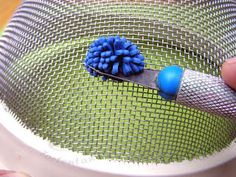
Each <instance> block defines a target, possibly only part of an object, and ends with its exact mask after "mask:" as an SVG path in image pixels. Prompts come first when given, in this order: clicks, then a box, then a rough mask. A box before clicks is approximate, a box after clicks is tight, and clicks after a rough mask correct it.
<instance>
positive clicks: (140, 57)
mask: <svg viewBox="0 0 236 177" xmlns="http://www.w3.org/2000/svg"><path fill="white" fill-rule="evenodd" d="M135 57H136V58H138V59H140V60H141V61H144V56H143V55H141V54H139V55H137V56H135Z"/></svg>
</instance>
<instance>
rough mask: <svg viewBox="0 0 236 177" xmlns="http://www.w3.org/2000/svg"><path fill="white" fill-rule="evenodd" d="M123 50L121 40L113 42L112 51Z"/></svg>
mask: <svg viewBox="0 0 236 177" xmlns="http://www.w3.org/2000/svg"><path fill="white" fill-rule="evenodd" d="M121 49H124V43H123V42H122V41H121V40H117V39H116V40H115V42H114V50H121Z"/></svg>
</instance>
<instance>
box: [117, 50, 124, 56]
mask: <svg viewBox="0 0 236 177" xmlns="http://www.w3.org/2000/svg"><path fill="white" fill-rule="evenodd" d="M115 55H117V56H120V55H123V50H116V51H115Z"/></svg>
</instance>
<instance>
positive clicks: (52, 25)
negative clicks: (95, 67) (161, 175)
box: [0, 0, 236, 163]
mask: <svg viewBox="0 0 236 177" xmlns="http://www.w3.org/2000/svg"><path fill="white" fill-rule="evenodd" d="M235 17H236V3H235V2H234V1H229V0H212V1H204V0H202V1H187V0H186V1H174V0H172V1H168V2H167V1H164V0H159V1H154V0H122V1H120V0H119V1H118V0H109V1H108V0H96V1H95V0H93V1H92V0H83V1H79V0H78V1H72V0H66V1H65V0H52V1H47V0H24V1H23V2H22V4H21V6H20V7H19V8H18V10H17V11H16V13H15V14H14V16H13V18H12V19H11V21H10V23H9V24H8V26H7V28H6V29H5V32H4V35H3V37H2V38H1V39H0V99H1V100H2V101H3V102H4V103H5V104H6V105H7V106H8V107H9V108H10V110H11V111H12V113H13V114H14V115H15V117H16V119H17V120H18V121H19V122H20V123H21V124H22V126H24V127H26V128H28V129H30V130H31V131H33V132H34V133H35V134H36V135H38V136H40V137H42V138H44V139H47V140H49V141H50V142H52V143H53V144H54V145H57V146H59V147H62V148H66V149H69V150H72V151H75V152H80V153H82V154H84V155H92V156H94V157H96V158H98V159H116V160H124V161H129V162H141V163H150V162H153V163H169V162H175V161H182V160H184V159H190V160H191V159H194V158H198V157H200V156H206V155H209V154H212V153H213V152H216V151H220V150H222V149H223V148H225V147H227V146H228V145H229V144H230V143H231V142H232V140H233V139H234V138H235V136H236V135H235V132H236V125H235V123H234V122H232V121H230V120H227V119H225V118H222V117H216V116H213V115H211V114H208V113H205V112H200V111H197V110H195V109H191V108H188V107H184V106H180V105H178V104H175V103H174V102H168V101H164V100H163V99H161V97H160V96H158V94H157V91H154V90H151V89H146V88H143V87H142V86H138V85H135V84H132V83H125V82H124V83H116V82H111V81H106V82H103V81H101V78H94V77H90V75H89V74H88V72H87V71H86V70H85V68H84V66H83V61H84V58H85V55H86V52H87V49H88V46H89V44H90V43H91V42H92V41H93V40H95V39H97V38H98V37H99V36H110V35H120V36H124V37H126V38H127V39H129V40H131V41H132V42H133V43H134V44H136V45H138V47H139V49H140V51H141V52H142V54H143V55H144V56H145V58H146V60H145V61H146V63H147V65H146V67H147V68H151V69H161V68H163V67H164V66H168V65H170V64H178V65H180V66H182V67H184V68H189V69H193V70H197V71H201V72H204V73H208V74H212V75H215V76H218V75H219V72H220V67H221V64H222V63H223V62H224V61H225V60H226V59H227V58H230V57H232V56H235V55H236V30H235V27H236V18H235ZM199 89H200V88H199Z"/></svg>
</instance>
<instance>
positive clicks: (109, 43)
mask: <svg viewBox="0 0 236 177" xmlns="http://www.w3.org/2000/svg"><path fill="white" fill-rule="evenodd" d="M84 65H85V67H86V69H87V71H88V72H89V73H90V74H91V75H92V76H95V77H96V76H98V73H97V72H95V71H93V70H92V69H91V68H90V67H93V68H94V69H96V70H99V71H101V72H105V73H107V74H112V75H117V74H118V73H122V74H123V75H125V76H130V75H133V74H137V73H140V72H142V71H143V70H144V65H145V64H144V56H143V55H142V54H141V53H140V51H139V50H138V47H137V46H136V45H135V44H133V43H132V42H131V41H129V40H127V39H126V38H124V37H120V36H109V37H100V38H98V39H97V40H95V41H94V42H93V43H92V44H91V45H90V47H89V50H88V52H87V56H86V58H85V62H84ZM89 66H90V67H89ZM106 79H107V77H106V76H103V80H106Z"/></svg>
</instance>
